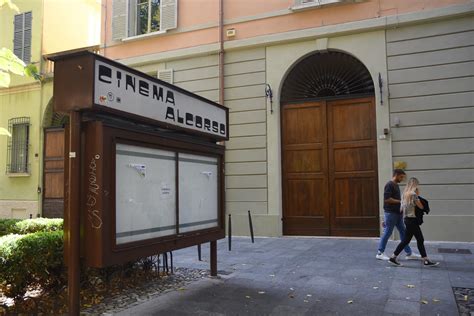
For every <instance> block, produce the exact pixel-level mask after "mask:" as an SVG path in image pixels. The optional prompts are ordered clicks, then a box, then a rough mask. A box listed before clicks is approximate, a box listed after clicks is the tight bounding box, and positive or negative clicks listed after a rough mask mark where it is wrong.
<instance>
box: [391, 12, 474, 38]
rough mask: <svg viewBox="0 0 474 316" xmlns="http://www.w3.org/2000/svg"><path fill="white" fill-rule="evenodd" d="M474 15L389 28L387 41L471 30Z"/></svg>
mask: <svg viewBox="0 0 474 316" xmlns="http://www.w3.org/2000/svg"><path fill="white" fill-rule="evenodd" d="M472 25H474V17H472V16H470V17H463V18H458V19H450V20H444V21H438V22H432V23H426V24H419V25H410V26H405V27H400V28H396V29H390V30H387V42H389V43H390V42H395V41H403V40H409V39H413V38H422V37H428V36H438V35H442V34H449V33H457V32H464V31H471V30H472Z"/></svg>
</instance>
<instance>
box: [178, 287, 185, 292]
mask: <svg viewBox="0 0 474 316" xmlns="http://www.w3.org/2000/svg"><path fill="white" fill-rule="evenodd" d="M178 291H186V289H185V288H184V287H180V288H179V289H178Z"/></svg>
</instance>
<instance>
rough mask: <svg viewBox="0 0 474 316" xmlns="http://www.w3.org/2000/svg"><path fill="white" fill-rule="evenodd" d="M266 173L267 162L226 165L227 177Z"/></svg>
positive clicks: (230, 163)
mask: <svg viewBox="0 0 474 316" xmlns="http://www.w3.org/2000/svg"><path fill="white" fill-rule="evenodd" d="M266 173H267V163H266V162H228V163H226V164H225V174H226V175H247V174H248V175H250V174H266Z"/></svg>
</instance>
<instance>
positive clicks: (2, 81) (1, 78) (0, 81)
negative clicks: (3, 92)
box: [0, 70, 10, 88]
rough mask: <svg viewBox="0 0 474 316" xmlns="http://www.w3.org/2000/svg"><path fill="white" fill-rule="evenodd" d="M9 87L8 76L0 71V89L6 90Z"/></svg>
mask: <svg viewBox="0 0 474 316" xmlns="http://www.w3.org/2000/svg"><path fill="white" fill-rule="evenodd" d="M9 86H10V74H9V73H8V72H5V71H1V70H0V87H4V88H8V87H9Z"/></svg>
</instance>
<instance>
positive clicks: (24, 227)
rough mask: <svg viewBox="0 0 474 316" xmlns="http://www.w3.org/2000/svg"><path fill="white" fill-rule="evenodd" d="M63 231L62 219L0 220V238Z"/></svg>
mask: <svg viewBox="0 0 474 316" xmlns="http://www.w3.org/2000/svg"><path fill="white" fill-rule="evenodd" d="M62 229H63V219H62V218H35V219H24V220H18V219H0V236H4V235H8V234H20V235H24V234H30V233H36V232H51V231H59V230H62Z"/></svg>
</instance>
